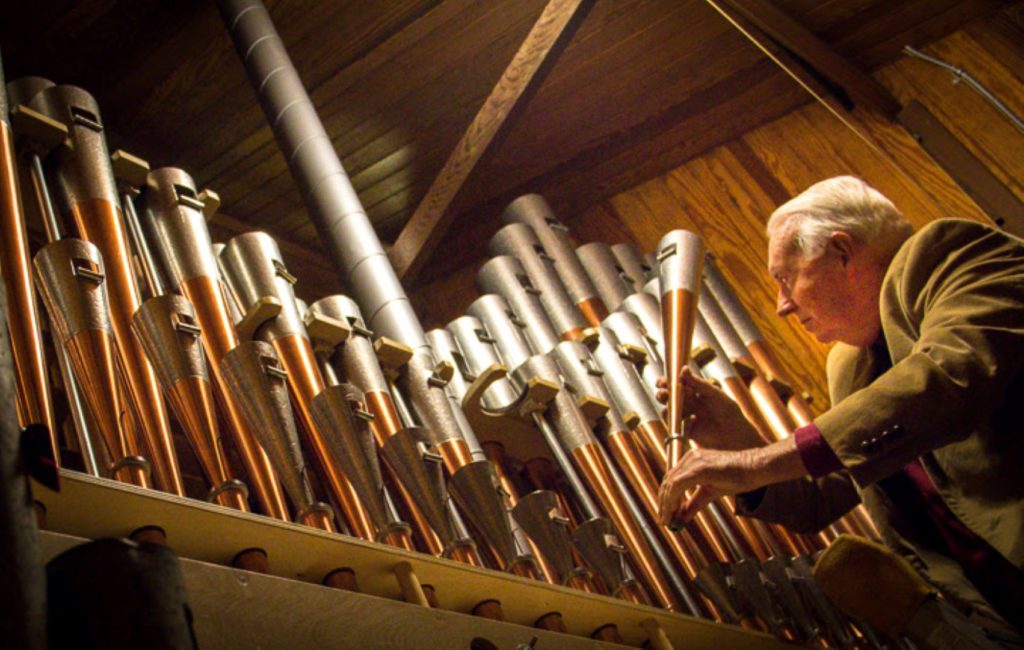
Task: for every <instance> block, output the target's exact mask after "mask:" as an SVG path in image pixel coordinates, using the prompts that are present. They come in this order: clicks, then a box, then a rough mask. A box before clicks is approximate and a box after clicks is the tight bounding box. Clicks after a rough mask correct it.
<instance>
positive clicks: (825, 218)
mask: <svg viewBox="0 0 1024 650" xmlns="http://www.w3.org/2000/svg"><path fill="white" fill-rule="evenodd" d="M767 230H768V237H769V239H770V238H772V237H775V236H777V235H788V236H789V237H790V238H791V239H790V246H792V247H793V248H794V249H795V250H798V251H800V252H802V253H803V254H804V255H805V256H807V257H809V258H812V259H813V258H815V257H818V256H819V255H821V254H822V253H824V252H825V247H826V245H827V244H828V239H829V236H830V235H831V234H832V233H833V232H836V231H840V232H845V233H847V234H848V235H850V236H851V237H853V238H854V239H855V240H857V241H859V242H861V243H864V244H868V245H869V246H870V247H871V249H872V250H874V251H875V252H876V253H877V254H878V255H880V256H881V257H882V258H883V260H884V261H886V262H888V261H889V260H891V259H892V257H893V256H894V255H895V254H896V251H897V250H898V249H899V247H900V246H901V245H902V244H903V242H904V241H906V239H907V238H908V237H910V235H911V234H913V231H914V229H913V226H911V225H910V222H909V221H907V219H906V217H904V216H903V214H902V213H901V212H900V211H899V210H897V209H896V206H895V205H893V203H892V201H890V200H889V199H887V198H885V196H884V195H883V194H882V193H881V192H879V191H878V190H876V189H875V188H873V187H871V186H870V185H868V184H867V183H865V182H864V181H862V180H861V179H859V178H855V177H853V176H836V177H835V178H829V179H827V180H823V181H820V182H818V183H815V184H814V185H811V186H810V187H809V188H807V189H806V190H804V191H803V192H801V193H800V194H798V195H796V196H795V197H793V198H792V199H790V200H789V201H786V202H785V203H783V204H782V205H780V206H779V207H778V208H776V210H775V212H773V213H772V216H771V217H769V218H768V226H767Z"/></svg>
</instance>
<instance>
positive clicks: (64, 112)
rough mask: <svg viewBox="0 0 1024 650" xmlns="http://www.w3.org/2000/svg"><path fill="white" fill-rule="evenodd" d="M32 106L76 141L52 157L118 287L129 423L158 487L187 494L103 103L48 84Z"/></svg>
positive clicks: (64, 191)
mask: <svg viewBox="0 0 1024 650" xmlns="http://www.w3.org/2000/svg"><path fill="white" fill-rule="evenodd" d="M29 106H30V107H31V108H33V109H34V110H37V111H39V112H40V113H43V114H44V115H46V116H48V117H50V118H51V119H54V120H57V121H59V122H63V123H64V124H65V126H67V128H68V143H69V146H63V147H58V148H57V149H55V150H54V151H53V152H51V153H50V155H49V157H48V160H47V163H48V165H49V166H50V169H51V171H52V175H53V178H54V180H55V186H56V188H57V196H58V197H59V199H60V201H59V202H60V205H61V208H62V210H63V211H65V212H66V213H67V214H69V215H71V216H73V217H74V220H75V223H76V224H77V226H78V230H79V233H80V235H81V236H82V238H83V239H85V240H86V241H89V242H91V243H93V244H94V245H96V247H97V248H98V249H99V251H100V254H101V255H102V256H103V262H104V267H105V269H106V284H107V288H108V291H109V294H110V324H111V328H112V330H113V332H114V339H115V340H116V341H117V357H118V362H119V368H120V371H121V372H120V376H121V377H123V379H124V385H125V388H126V389H127V398H128V399H126V403H127V406H128V411H129V413H130V414H131V416H132V417H131V418H130V420H129V426H130V427H132V428H134V429H135V430H137V431H139V432H140V437H142V438H143V439H144V440H145V441H146V447H147V448H148V450H149V453H150V459H149V460H150V463H151V466H152V473H153V478H154V482H155V483H156V485H157V487H159V488H160V489H163V490H165V491H167V492H171V493H173V494H178V495H183V494H184V487H183V485H182V482H181V474H180V471H179V469H178V460H177V456H176V454H175V450H174V444H173V441H172V438H171V431H170V422H169V420H168V418H167V410H166V407H165V406H164V402H163V398H162V396H161V391H160V384H159V381H158V380H157V377H156V373H155V372H154V370H153V368H152V367H151V366H150V365H149V362H148V360H147V359H146V356H145V354H144V352H143V350H142V347H141V346H140V345H139V343H138V342H137V341H136V340H135V338H134V336H133V334H132V332H131V319H132V316H133V315H134V314H135V312H136V311H137V310H138V308H139V306H140V298H139V289H138V286H137V285H136V282H135V276H134V272H133V270H132V267H131V257H130V255H129V252H128V241H127V236H126V233H125V229H124V222H123V219H122V215H121V209H120V207H119V205H118V198H117V192H116V190H115V188H114V179H113V174H112V173H111V169H110V163H109V156H108V154H107V145H106V140H105V138H104V135H103V125H102V122H101V120H100V115H99V107H98V106H97V105H96V101H95V100H94V99H93V98H92V96H91V95H89V94H88V93H87V92H85V91H84V90H82V89H80V88H76V87H74V86H51V87H49V88H45V89H43V90H41V91H40V92H39V93H38V94H36V95H35V97H33V98H32V99H31V100H30V102H29Z"/></svg>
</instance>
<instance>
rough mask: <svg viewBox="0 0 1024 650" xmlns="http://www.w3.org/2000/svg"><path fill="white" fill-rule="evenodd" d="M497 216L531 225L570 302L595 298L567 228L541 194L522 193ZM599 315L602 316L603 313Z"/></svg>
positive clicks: (591, 284)
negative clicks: (552, 261)
mask: <svg viewBox="0 0 1024 650" xmlns="http://www.w3.org/2000/svg"><path fill="white" fill-rule="evenodd" d="M501 218H502V220H503V221H504V222H505V223H523V224H526V225H528V226H530V227H531V228H533V232H534V234H536V235H537V239H538V240H539V241H540V243H541V246H543V247H544V252H545V253H547V255H548V256H549V257H551V259H552V260H554V266H555V268H556V269H557V270H558V277H559V278H560V279H561V280H562V284H564V285H565V290H566V291H567V292H568V294H569V297H570V298H572V301H573V303H574V304H576V305H577V306H580V307H582V306H583V304H585V303H590V302H593V301H594V300H595V299H597V298H598V294H597V289H596V288H595V287H594V283H593V282H591V281H590V277H589V276H588V275H587V272H586V271H585V270H584V269H583V265H582V264H580V260H579V258H578V257H576V252H575V251H574V250H573V244H572V241H571V240H570V237H569V229H568V228H567V227H566V226H565V224H563V223H562V222H561V221H559V220H558V217H556V216H555V213H554V211H553V210H552V209H551V206H550V205H548V202H547V201H545V200H544V197H542V196H540V195H539V194H524V195H523V196H520V197H519V198H517V199H516V200H514V201H512V203H510V204H509V205H508V207H507V208H505V212H504V214H502V216H501ZM602 306H603V305H602ZM600 317H602V318H603V317H604V314H601V315H600Z"/></svg>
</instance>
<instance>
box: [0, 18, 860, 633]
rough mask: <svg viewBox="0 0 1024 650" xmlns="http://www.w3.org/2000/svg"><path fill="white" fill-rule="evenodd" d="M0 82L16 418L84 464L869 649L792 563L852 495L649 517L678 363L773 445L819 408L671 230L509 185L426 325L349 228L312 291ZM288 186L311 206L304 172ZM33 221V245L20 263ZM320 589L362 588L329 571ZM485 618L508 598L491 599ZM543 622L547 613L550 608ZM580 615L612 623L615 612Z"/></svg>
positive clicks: (89, 136)
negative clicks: (467, 279) (664, 396)
mask: <svg viewBox="0 0 1024 650" xmlns="http://www.w3.org/2000/svg"><path fill="white" fill-rule="evenodd" d="M221 4H222V5H231V4H232V3H230V2H225V3H221ZM222 10H223V11H228V9H225V8H224V7H223V6H222ZM257 18H258V16H257ZM237 38H239V37H238V36H237V35H236V39H237ZM240 47H241V45H240ZM250 74H256V73H255V72H254V71H253V70H252V69H250ZM0 91H2V92H0V115H2V117H3V119H2V124H0V140H2V142H0V144H2V151H0V153H2V166H0V173H2V174H3V188H2V189H3V192H4V194H3V196H2V197H0V198H2V209H3V213H2V215H0V218H2V232H0V235H2V242H0V243H2V247H3V255H2V256H0V263H2V271H3V274H4V281H5V283H6V287H7V290H8V292H9V300H8V304H9V307H10V309H9V313H8V314H7V317H8V319H9V330H10V333H11V338H12V348H13V351H14V356H15V363H16V371H17V377H16V379H17V388H18V397H19V399H18V404H17V406H18V415H19V418H20V421H21V424H22V426H23V428H26V429H29V428H35V429H36V430H37V431H42V432H44V433H46V434H49V436H50V439H51V445H52V448H53V449H54V450H57V449H59V448H60V447H61V446H63V447H65V448H70V449H72V450H75V451H77V452H78V453H77V454H67V456H68V457H69V458H75V459H80V464H78V463H76V467H80V468H82V469H84V471H86V472H88V473H91V474H94V475H97V476H100V477H104V478H109V479H112V480H116V481H122V482H125V483H130V484H133V485H137V486H140V487H144V488H152V489H156V490H162V491H165V492H168V493H171V494H176V495H185V494H186V482H185V481H184V480H183V478H182V471H181V469H180V467H181V465H180V464H179V462H178V461H179V457H178V452H179V451H183V450H180V449H176V448H175V443H174V436H173V432H174V431H178V430H180V431H181V432H183V434H184V436H185V439H186V440H187V442H188V446H189V448H190V451H191V453H192V454H193V455H194V457H195V460H196V462H197V463H198V466H199V467H200V468H201V471H202V473H203V479H204V480H205V483H206V492H205V494H203V495H200V496H202V497H203V498H205V499H206V500H208V501H210V502H212V503H216V504H219V505H220V506H223V507H226V508H234V509H236V510H241V511H252V512H255V513H261V514H263V515H265V516H268V517H273V518H276V519H280V520H285V521H293V522H295V523H297V524H301V525H306V526H311V527H314V528H317V529H320V530H323V531H328V532H332V533H336V534H340V535H351V536H354V537H358V538H361V539H364V540H367V541H372V542H379V543H382V544H389V545H392V546H395V547H398V548H402V549H406V550H410V551H419V552H423V553H429V554H432V555H435V556H445V557H448V558H450V559H452V560H453V561H458V562H464V563H468V564H471V565H475V566H481V567H489V568H492V569H495V570H499V571H507V572H510V573H514V574H516V575H519V576H522V577H525V578H532V579H536V580H543V581H546V582H549V583H552V584H558V585H565V586H568V587H571V588H575V589H580V590H583V591H588V592H597V593H602V594H607V595H610V596H613V597H617V598H622V599H626V600H628V601H631V602H635V603H641V604H650V605H653V606H656V607H662V608H665V609H668V610H671V611H676V612H681V613H684V614H689V615H693V616H698V617H704V618H708V619H711V620H715V621H721V622H724V623H731V624H736V625H742V626H746V627H749V628H752V629H758V630H765V631H770V632H772V633H774V634H777V635H778V636H780V637H781V638H784V639H789V640H797V641H802V642H807V643H812V644H816V645H821V646H829V645H832V646H840V647H848V646H854V645H856V644H864V643H870V642H871V641H872V636H871V631H870V630H869V629H867V628H866V627H864V626H863V625H857V624H856V623H855V622H852V621H850V620H848V619H846V618H844V617H843V616H842V615H841V614H839V613H838V611H837V610H836V609H835V608H834V607H833V606H832V605H831V604H830V603H829V602H828V600H827V598H826V597H825V596H824V595H823V594H822V593H821V591H820V590H819V589H817V587H816V585H815V584H814V581H813V578H812V576H811V569H812V565H813V557H814V554H815V553H816V552H817V551H818V550H820V549H821V548H823V546H824V545H826V544H828V543H829V541H830V540H831V539H833V538H834V537H835V536H836V535H838V534H839V533H842V532H848V533H855V534H861V535H868V536H874V535H875V533H874V531H873V530H872V529H871V526H870V522H869V521H868V520H867V519H866V518H865V516H864V515H863V513H862V512H859V511H855V512H852V513H850V515H848V516H847V517H845V518H844V519H843V520H842V521H841V522H839V523H837V524H836V525H835V526H833V527H832V528H830V529H829V530H826V531H824V532H822V533H821V534H819V535H816V536H807V535H800V534H796V533H792V532H790V531H787V530H785V529H782V528H780V527H778V526H775V525H769V524H765V523H763V522H758V521H755V520H747V519H743V518H739V517H736V516H735V515H734V514H733V508H732V503H731V502H730V501H729V500H727V499H723V500H721V501H720V502H718V503H714V504H712V505H711V506H710V507H709V508H707V509H706V510H705V511H704V512H702V513H700V514H699V515H698V516H697V517H696V518H695V520H694V521H693V522H691V523H690V524H688V525H686V526H683V527H681V528H680V529H679V530H675V529H672V528H669V527H664V526H659V525H658V523H657V521H658V518H657V512H656V508H657V499H656V494H657V489H658V485H659V483H660V481H661V478H662V476H663V475H664V473H665V472H666V470H667V469H668V468H670V467H671V466H672V465H673V463H675V462H677V461H678V459H679V458H680V457H681V455H682V454H684V453H685V451H686V449H687V448H688V446H689V445H690V444H692V442H691V441H690V440H689V439H688V437H687V435H686V434H687V426H688V422H687V419H686V418H684V417H683V408H682V406H683V405H682V403H681V402H682V399H681V398H682V393H681V388H680V387H679V385H678V381H677V379H676V378H678V374H679V371H680V370H681V369H682V368H683V367H687V366H688V367H690V368H691V369H692V370H693V371H694V372H695V373H699V374H700V375H702V376H704V377H705V378H707V379H709V380H711V381H713V382H715V383H717V384H718V385H719V386H721V387H722V388H723V389H724V390H725V391H726V392H727V393H728V394H729V395H730V397H732V398H733V399H734V400H735V401H736V402H737V403H738V404H739V406H740V407H741V409H742V410H743V412H744V413H745V414H746V416H747V417H748V419H750V421H751V423H752V424H753V425H754V426H755V428H756V429H757V430H758V431H759V432H760V433H761V435H762V436H763V437H764V440H765V442H766V443H767V442H769V441H773V440H777V439H779V438H780V437H784V436H788V435H790V434H791V432H792V431H793V430H794V429H795V428H796V427H798V426H801V425H803V424H806V423H808V422H809V421H810V418H811V413H810V410H809V409H808V405H807V400H806V399H805V398H804V397H803V396H802V394H801V393H800V391H799V390H796V389H794V388H792V384H791V383H790V382H788V381H787V379H786V377H785V375H784V373H783V372H782V370H781V366H780V364H779V363H778V361H777V359H776V357H775V356H774V355H773V352H772V351H771V349H770V348H769V346H768V345H767V343H766V342H765V340H764V337H762V336H761V334H760V332H759V331H758V329H757V328H756V327H755V325H754V323H753V321H752V319H751V318H750V317H749V315H748V314H747V313H746V311H745V310H744V308H743V306H742V305H741V303H740V301H739V300H738V299H737V297H736V295H735V294H734V292H733V290H732V289H731V287H730V286H729V285H728V283H727V282H726V280H725V279H724V276H723V275H722V274H721V272H720V271H719V270H718V269H717V268H716V266H715V262H714V261H713V260H712V258H711V257H710V255H708V254H707V253H706V251H704V248H703V245H702V243H701V241H700V239H699V238H698V237H697V236H696V235H694V234H693V233H689V232H685V231H673V232H670V233H668V234H667V235H666V236H665V237H664V238H663V240H662V241H661V243H660V244H659V247H658V249H657V250H656V251H654V252H653V253H652V254H650V255H641V254H640V253H639V252H638V251H637V249H636V248H635V247H634V246H632V245H630V244H616V245H613V246H608V245H606V244H603V243H589V244H586V245H583V246H579V247H576V246H575V245H574V243H573V241H572V238H571V235H570V233H569V231H568V229H567V228H566V227H565V226H564V225H563V224H562V223H561V222H560V221H559V220H558V219H557V217H556V216H555V215H554V213H553V212H552V210H551V209H550V208H549V206H548V205H547V204H546V202H545V201H544V199H543V198H541V197H539V196H537V195H527V196H523V197H520V198H519V199H517V200H515V201H514V202H512V204H511V205H509V206H508V208H507V209H506V211H505V213H504V215H503V217H502V219H503V222H504V224H505V225H504V226H503V227H502V228H501V229H500V230H499V231H498V232H497V233H496V234H495V235H494V236H493V238H492V239H491V240H490V242H489V253H490V255H491V258H490V259H489V260H488V261H487V262H486V263H484V264H483V266H482V267H481V268H480V270H479V273H478V275H477V287H478V289H479V292H480V296H479V298H477V299H476V300H475V301H474V302H473V303H472V304H471V305H470V307H469V309H468V310H467V313H466V314H465V315H462V316H460V317H458V318H456V319H454V320H452V321H451V322H450V323H448V324H447V325H446V326H445V327H443V328H438V329H434V330H431V331H429V332H424V331H423V330H422V326H421V325H420V324H419V322H418V320H417V319H416V318H415V315H414V314H412V312H411V308H410V307H408V300H407V299H406V298H405V296H404V292H403V291H402V289H401V286H400V284H399V283H398V282H397V280H396V279H394V273H393V270H391V268H390V266H388V265H387V258H386V256H384V255H383V252H382V250H381V249H380V246H379V242H377V241H376V238H375V236H374V235H373V234H372V229H369V230H368V221H367V222H366V224H367V225H366V226H365V227H363V230H361V231H360V230H358V229H357V230H354V231H352V232H350V233H348V234H347V235H348V236H349V237H350V238H351V241H349V249H350V250H348V251H347V252H346V253H345V255H349V256H351V255H356V254H358V251H367V250H368V251H369V253H367V254H366V255H367V256H366V257H365V258H364V259H360V260H358V263H353V262H352V259H351V258H350V257H345V255H342V254H340V253H339V254H337V255H336V260H340V261H339V264H340V265H342V266H345V267H347V268H346V273H347V279H348V281H349V282H350V283H351V284H352V287H353V290H354V291H353V296H352V297H350V296H347V295H340V294H339V295H332V296H327V297H324V298H321V299H319V300H316V301H314V302H310V303H308V304H307V303H305V302H303V301H301V300H299V299H297V298H296V292H295V284H296V278H295V277H294V276H292V275H291V274H290V273H289V272H288V270H287V268H286V267H285V264H284V260H283V258H282V255H281V252H280V250H279V248H278V246H277V244H276V243H275V241H274V239H273V238H272V237H270V236H269V235H267V234H266V233H262V232H249V233H245V234H241V235H238V236H236V237H234V238H232V239H231V240H229V241H228V242H226V243H224V244H215V243H213V242H212V241H211V238H210V234H209V231H208V229H207V220H208V219H209V218H210V217H211V216H212V214H213V213H214V212H215V211H216V209H217V205H218V203H219V201H218V199H217V196H216V194H215V193H214V192H212V191H209V190H203V191H199V190H198V188H197V187H196V185H195V184H194V182H193V180H192V178H191V177H190V176H189V174H188V173H187V172H185V171H183V170H181V169H176V168H172V167H165V168H160V169H155V170H150V169H149V168H148V165H147V164H146V163H145V162H144V161H141V160H139V159H137V158H135V157H133V156H131V155H130V154H127V153H125V152H121V151H119V152H115V153H114V155H113V156H111V155H109V154H108V150H107V145H106V140H105V134H104V124H103V122H102V119H101V116H100V110H99V107H98V106H97V104H96V102H95V100H94V99H93V98H92V97H91V96H90V95H89V93H88V92H86V91H85V90H83V89H80V88H77V87H73V86H68V85H56V84H54V83H52V82H50V81H48V80H45V79H40V78H24V79H18V80H14V81H12V82H11V83H9V84H7V85H6V86H4V84H3V83H2V79H0ZM270 92H273V88H271V89H270ZM285 99H286V98H285V97H283V96H282V97H281V98H278V100H277V101H279V103H281V104H285V103H286V102H285ZM273 105H274V99H273V98H271V100H270V101H267V102H264V108H265V109H266V110H267V111H268V113H269V112H270V111H272V110H273ZM289 106H290V104H289ZM309 110H310V111H311V110H312V109H311V107H310V109H309ZM8 116H9V118H8ZM314 116H315V114H314ZM308 121H309V120H308V119H307V120H306V121H305V122H303V124H306V123H307V122H308ZM317 124H319V122H317ZM12 127H13V128H12ZM310 128H313V127H310ZM314 130H315V129H314ZM296 137H299V136H296ZM325 140H326V139H325ZM326 142H327V146H328V147H329V141H326ZM282 146H283V147H285V146H286V145H285V144H282ZM323 165H326V166H327V167H328V168H330V166H331V163H330V161H329V160H328V161H327V162H326V163H323V164H322V165H321V167H322V166H323ZM338 169H340V165H339V166H338ZM341 174H342V177H343V174H344V172H343V171H342V172H341ZM298 180H299V182H300V185H301V186H303V188H304V193H306V194H308V195H309V196H307V201H308V202H309V204H310V206H311V207H310V210H311V212H313V213H314V214H319V212H323V211H324V208H323V206H322V205H320V204H318V203H317V201H321V200H322V199H321V198H320V197H318V196H317V195H316V192H317V188H318V187H320V186H319V185H316V184H314V183H312V182H309V181H306V182H305V183H304V182H303V181H302V179H301V178H300V179H298ZM343 180H344V183H343V185H342V190H343V191H342V192H341V193H340V194H342V195H343V196H342V199H341V201H342V202H343V203H344V202H345V201H347V202H348V204H347V207H349V208H351V209H353V210H355V211H356V213H357V215H358V211H359V210H360V209H361V207H359V205H358V199H356V198H355V195H354V192H351V187H350V186H347V178H343ZM346 186H347V188H348V189H347V190H346V189H345V187H346ZM335 194H338V193H337V192H336V193H335ZM353 202H354V203H353ZM352 206H355V207H354V208H353V207H352ZM318 211H319V212H318ZM362 218H363V219H365V215H363V216H362ZM27 223H37V224H41V225H42V230H43V231H44V232H45V235H46V243H44V244H43V245H42V246H41V247H40V248H39V250H38V252H37V253H36V254H35V256H34V257H30V255H29V242H28V236H27V232H28V231H27V229H26V224H27ZM371 237H372V241H371V239H370V238H371ZM367 242H370V244H367ZM371 244H372V245H371ZM376 251H380V252H379V253H378V252H376ZM355 269H362V270H361V271H360V270H355ZM359 273H362V275H361V276H360V275H359ZM389 274H390V275H389ZM36 296H38V297H39V298H41V303H42V304H43V306H44V307H45V311H41V310H39V309H38V308H37V299H36ZM44 324H48V328H47V329H48V331H49V335H50V337H52V342H49V341H47V340H46V337H44V332H45V329H44ZM51 347H52V350H51V351H50V352H49V355H50V356H51V358H53V359H55V360H56V366H57V367H58V368H59V371H60V373H59V374H60V377H59V378H48V376H47V373H48V368H49V366H48V363H47V355H48V349H49V348H51ZM662 376H667V377H668V378H669V389H670V395H671V397H670V400H669V404H668V409H667V412H666V413H665V414H663V413H662V407H661V405H660V404H658V402H657V401H656V399H655V394H656V392H657V388H656V381H657V379H658V378H659V377H662ZM51 381H52V382H53V383H54V384H56V385H60V386H61V387H62V392H63V395H64V397H65V400H63V401H65V402H66V403H67V408H66V409H64V408H62V409H61V411H65V410H66V411H67V412H68V413H69V414H70V416H69V417H68V418H64V419H65V420H67V421H68V422H69V424H67V425H64V424H62V423H61V422H59V421H58V420H57V419H55V408H54V400H53V399H52V395H51V391H50V385H51ZM54 460H55V461H57V460H59V453H57V452H56V451H55V452H54ZM193 492H194V491H193ZM193 496H195V495H194V494H193ZM270 561H271V562H272V558H270ZM324 580H325V583H326V584H328V585H331V586H334V587H339V588H344V589H352V590H358V581H357V576H356V575H355V574H354V572H353V571H352V570H351V569H350V568H347V567H338V569H337V570H336V571H333V572H331V573H330V574H329V575H328V576H325V577H324ZM437 587H438V588H439V589H443V585H438V586H437ZM478 610H479V611H475V612H474V613H477V614H480V615H484V616H494V617H500V616H501V612H500V604H498V603H496V602H494V600H493V599H490V600H488V601H483V602H481V605H480V606H479V607H478ZM538 624H539V625H543V626H546V627H550V628H551V629H563V626H562V624H561V622H560V620H559V615H558V614H553V615H550V616H545V617H542V618H541V620H540V621H539V622H538ZM595 634H596V635H597V636H598V637H599V638H602V639H605V640H616V639H617V634H616V631H615V628H614V626H613V625H609V626H606V627H604V628H601V629H600V630H598V631H595Z"/></svg>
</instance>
